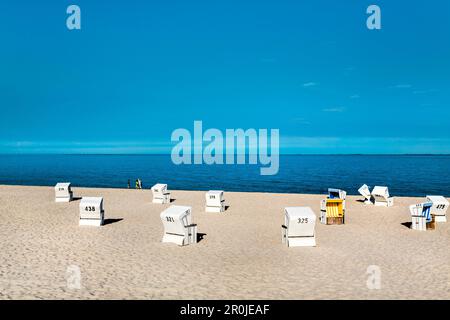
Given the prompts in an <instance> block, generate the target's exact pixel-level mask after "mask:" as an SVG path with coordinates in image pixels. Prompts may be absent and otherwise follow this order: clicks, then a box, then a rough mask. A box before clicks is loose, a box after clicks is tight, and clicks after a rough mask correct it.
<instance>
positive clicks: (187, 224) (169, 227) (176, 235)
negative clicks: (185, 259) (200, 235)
mask: <svg viewBox="0 0 450 320" xmlns="http://www.w3.org/2000/svg"><path fill="white" fill-rule="evenodd" d="M191 212H192V208H191V207H187V206H170V207H169V208H167V209H166V210H164V211H163V212H161V215H160V217H161V221H162V224H163V226H164V236H163V239H162V242H172V243H175V244H177V245H179V246H185V245H188V244H193V243H197V225H196V224H193V223H192V213H191Z"/></svg>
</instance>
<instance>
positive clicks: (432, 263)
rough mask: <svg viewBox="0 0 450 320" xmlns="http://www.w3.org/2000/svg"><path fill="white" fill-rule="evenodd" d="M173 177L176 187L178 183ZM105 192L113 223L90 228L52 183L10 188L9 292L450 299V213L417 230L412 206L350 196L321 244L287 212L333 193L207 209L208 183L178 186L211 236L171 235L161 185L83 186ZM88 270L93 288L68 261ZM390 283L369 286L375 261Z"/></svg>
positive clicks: (6, 214)
mask: <svg viewBox="0 0 450 320" xmlns="http://www.w3.org/2000/svg"><path fill="white" fill-rule="evenodd" d="M169 187H170V186H169ZM73 191H74V196H75V197H83V196H102V197H104V201H105V218H106V219H107V220H106V225H104V226H102V227H100V228H96V227H80V226H78V218H79V210H78V206H79V200H76V201H73V202H70V203H55V202H54V189H53V188H52V187H24V186H0V221H1V222H0V299H450V250H449V245H450V227H449V225H450V223H440V224H438V226H437V230H435V231H428V232H419V231H414V230H410V229H409V228H408V227H407V226H405V225H404V223H407V222H410V221H411V217H410V214H409V210H408V205H410V204H414V203H418V202H421V201H423V200H424V198H400V197H395V205H394V207H391V208H384V207H375V206H370V205H364V204H363V203H361V202H359V201H358V199H361V197H359V196H348V197H347V212H346V224H345V225H341V226H327V225H321V224H320V223H317V225H316V239H317V244H318V246H317V247H314V248H299V247H297V248H287V247H286V246H284V245H283V244H282V243H281V231H280V226H281V224H282V223H283V210H284V208H285V207H288V206H310V207H311V208H312V209H313V210H314V212H315V213H316V215H317V216H318V215H319V212H320V211H319V207H320V200H321V199H323V198H324V197H325V196H324V195H302V194H269V193H235V192H225V199H226V204H227V205H228V206H229V207H228V209H227V211H226V212H225V213H223V214H217V213H205V212H204V201H205V200H204V199H205V198H204V194H205V192H204V191H171V192H172V198H174V199H175V201H174V202H172V203H171V204H172V205H189V206H192V208H193V218H194V222H195V223H197V224H198V232H199V233H203V234H204V237H203V240H201V241H200V242H198V243H197V244H195V245H190V246H186V247H178V246H176V245H173V244H163V243H161V238H162V234H163V227H162V223H161V220H160V217H159V214H160V212H161V211H162V210H164V209H165V208H167V207H168V206H169V204H167V205H161V204H153V203H152V201H151V200H152V193H151V191H150V190H123V189H92V188H78V187H74V188H73ZM71 265H76V266H78V267H79V268H80V271H81V289H72V288H68V286H67V281H66V270H67V268H68V267H69V266H71ZM370 265H376V266H379V268H380V270H381V288H380V289H378V290H377V289H375V290H370V289H368V287H367V285H366V281H367V278H368V274H367V273H366V271H367V268H368V266H370Z"/></svg>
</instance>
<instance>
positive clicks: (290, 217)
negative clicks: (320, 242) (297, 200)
mask: <svg viewBox="0 0 450 320" xmlns="http://www.w3.org/2000/svg"><path fill="white" fill-rule="evenodd" d="M315 226H316V215H315V213H314V211H312V209H311V208H310V207H287V208H285V210H284V225H282V227H281V232H282V242H283V243H285V244H286V245H287V246H288V247H315V246H316V236H315Z"/></svg>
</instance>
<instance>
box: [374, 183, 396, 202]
mask: <svg viewBox="0 0 450 320" xmlns="http://www.w3.org/2000/svg"><path fill="white" fill-rule="evenodd" d="M372 197H373V199H374V204H375V205H376V206H384V207H391V206H393V205H394V198H393V197H390V196H389V189H388V187H380V186H375V187H374V188H373V190H372Z"/></svg>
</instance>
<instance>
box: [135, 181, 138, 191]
mask: <svg viewBox="0 0 450 320" xmlns="http://www.w3.org/2000/svg"><path fill="white" fill-rule="evenodd" d="M135 185H136V189H139V180H138V179H136V183H135Z"/></svg>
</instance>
